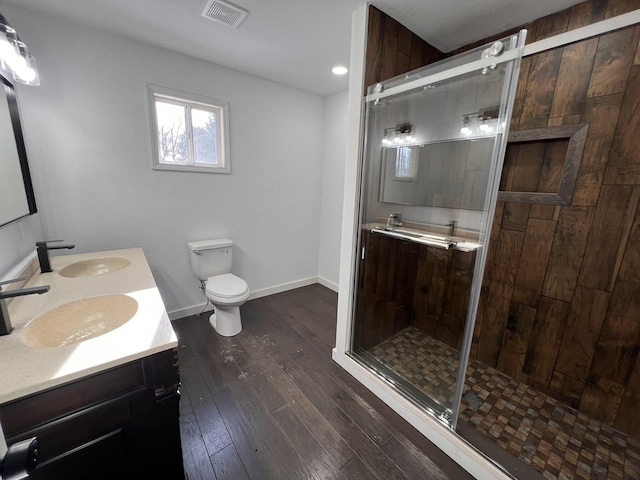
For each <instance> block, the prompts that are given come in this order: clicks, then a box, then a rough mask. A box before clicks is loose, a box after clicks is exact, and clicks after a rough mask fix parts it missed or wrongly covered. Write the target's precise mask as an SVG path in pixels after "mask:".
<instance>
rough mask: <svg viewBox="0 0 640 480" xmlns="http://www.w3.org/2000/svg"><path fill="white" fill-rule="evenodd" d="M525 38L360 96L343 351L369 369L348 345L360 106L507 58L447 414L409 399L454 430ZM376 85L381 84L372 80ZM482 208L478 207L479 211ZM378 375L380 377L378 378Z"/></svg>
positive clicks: (360, 208)
mask: <svg viewBox="0 0 640 480" xmlns="http://www.w3.org/2000/svg"><path fill="white" fill-rule="evenodd" d="M525 39H526V30H521V31H520V32H519V33H518V34H514V35H512V36H510V37H509V44H510V47H511V49H510V50H507V51H506V52H504V53H503V54H502V55H500V56H499V57H489V58H481V59H480V60H475V61H471V62H468V63H465V64H463V65H458V66H455V67H452V68H449V69H447V70H443V71H439V72H436V73H433V74H431V75H427V76H425V77H419V78H417V79H415V80H412V81H408V82H406V83H402V84H400V85H395V86H390V87H389V88H382V87H378V88H377V89H376V91H374V93H371V94H369V95H366V96H365V97H364V98H363V102H362V108H363V111H364V122H363V124H362V125H361V132H362V133H364V135H363V145H362V149H361V158H360V162H359V166H358V178H359V195H358V197H357V198H358V203H357V212H358V216H357V222H356V242H355V253H356V255H355V258H354V260H356V259H357V261H356V262H355V265H354V269H353V277H352V279H351V280H352V284H351V292H352V293H351V308H350V310H351V312H350V318H351V325H350V331H349V337H348V339H347V340H348V345H350V346H351V348H350V349H348V350H347V352H346V353H347V355H348V356H349V357H350V358H352V359H353V360H355V361H356V362H358V363H360V364H361V365H363V366H364V367H365V368H367V369H369V370H372V368H371V367H370V366H368V365H365V364H364V363H362V362H361V361H359V360H358V359H357V358H356V357H354V356H353V354H352V353H353V352H352V347H353V343H352V342H353V337H354V328H355V311H356V308H355V307H356V303H357V301H356V299H355V296H356V294H357V291H358V279H359V274H360V260H361V258H362V256H363V254H364V251H363V248H364V246H363V245H362V229H361V225H362V219H363V217H364V208H365V203H366V202H365V196H366V191H367V188H369V187H370V186H369V185H368V184H367V183H366V182H365V179H364V178H363V177H364V173H365V172H366V171H367V158H368V155H367V154H368V148H369V146H368V131H367V128H366V126H367V125H368V124H369V120H370V118H369V116H370V109H369V108H366V107H367V104H368V103H370V102H374V103H378V102H379V101H380V100H382V99H384V98H388V97H391V96H394V95H398V94H401V93H404V92H407V91H411V90H414V89H416V88H420V87H424V88H428V87H429V86H430V85H432V84H434V83H437V82H442V81H445V80H449V79H452V78H455V77H459V76H461V75H465V74H468V73H472V72H474V71H478V70H480V71H482V70H484V69H493V68H495V66H497V65H498V64H502V63H505V62H511V63H510V64H509V65H507V68H506V78H507V80H505V82H509V84H508V85H503V87H502V98H501V107H500V116H499V118H504V119H505V121H506V125H505V127H504V129H503V132H501V133H498V134H496V136H495V141H494V146H493V152H492V159H496V161H494V162H491V163H490V172H489V179H490V181H489V185H488V188H487V192H486V195H485V200H484V202H485V203H484V205H485V207H486V206H487V205H488V209H487V210H486V211H485V213H484V219H483V222H482V223H483V228H482V229H481V231H480V234H481V237H480V242H479V243H481V245H482V246H481V247H480V249H479V252H478V255H477V256H476V261H475V266H474V273H473V279H472V284H471V293H470V299H469V305H468V307H467V316H466V320H465V328H464V332H463V337H462V344H461V350H460V357H459V367H458V372H457V379H456V383H455V392H454V396H453V401H452V405H451V410H450V413H449V415H450V418H446V417H447V416H448V411H447V410H448V409H445V411H444V412H442V413H440V414H439V415H436V414H435V413H436V412H435V411H434V410H432V409H431V408H428V406H427V405H422V404H418V403H416V401H415V399H414V400H412V401H413V403H414V404H416V405H419V406H420V408H421V409H423V410H425V411H427V412H428V413H429V414H430V415H432V417H433V418H434V419H436V420H438V421H439V422H440V423H441V424H443V425H445V426H446V427H447V428H449V429H451V430H453V431H455V429H456V425H457V420H458V415H459V411H460V402H461V399H462V391H463V387H464V381H465V377H466V370H467V366H468V359H469V354H470V349H471V341H472V337H473V329H474V326H475V316H476V313H477V307H478V302H479V298H480V287H481V285H482V276H483V273H484V266H485V263H486V256H487V242H488V240H489V237H490V234H491V227H492V224H493V216H494V214H495V206H496V201H497V195H498V188H499V184H500V172H501V171H502V164H503V161H504V154H505V151H506V146H507V138H508V130H509V123H510V120H511V114H512V111H513V102H514V98H515V93H516V87H517V80H518V74H519V69H520V60H521V58H522V56H523V53H524V44H525ZM378 85H382V84H378ZM483 210H484V209H483ZM372 371H373V372H374V373H375V374H376V375H378V376H380V373H379V372H377V371H376V370H375V369H373V370H372ZM383 378H384V377H383ZM398 391H399V392H400V393H401V395H403V396H404V397H405V398H410V397H409V396H408V395H406V394H405V393H403V392H401V391H400V390H398Z"/></svg>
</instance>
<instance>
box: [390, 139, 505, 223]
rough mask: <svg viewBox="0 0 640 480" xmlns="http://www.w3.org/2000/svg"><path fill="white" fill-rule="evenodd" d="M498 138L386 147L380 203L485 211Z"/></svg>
mask: <svg viewBox="0 0 640 480" xmlns="http://www.w3.org/2000/svg"><path fill="white" fill-rule="evenodd" d="M494 141H495V137H487V138H473V139H460V140H452V141H445V142H437V143H423V144H419V145H410V146H397V147H383V148H382V162H381V165H382V167H381V168H382V171H381V172H380V195H379V201H380V202H383V203H395V204H401V205H418V206H428V207H444V208H461V209H465V210H482V209H483V204H484V199H485V194H486V191H487V185H488V179H489V163H490V160H491V154H492V150H493V144H494Z"/></svg>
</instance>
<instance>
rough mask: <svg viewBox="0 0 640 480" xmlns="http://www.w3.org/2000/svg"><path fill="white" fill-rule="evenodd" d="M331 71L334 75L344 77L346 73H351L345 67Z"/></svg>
mask: <svg viewBox="0 0 640 480" xmlns="http://www.w3.org/2000/svg"><path fill="white" fill-rule="evenodd" d="M331 71H332V72H333V73H335V74H336V75H344V74H345V73H347V72H348V71H349V69H348V68H347V67H343V66H340V65H338V66H337V67H333V68H332V69H331Z"/></svg>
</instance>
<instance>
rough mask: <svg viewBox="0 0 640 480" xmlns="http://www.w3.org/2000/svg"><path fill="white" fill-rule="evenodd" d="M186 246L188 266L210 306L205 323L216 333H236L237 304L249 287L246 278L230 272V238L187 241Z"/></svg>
mask: <svg viewBox="0 0 640 480" xmlns="http://www.w3.org/2000/svg"><path fill="white" fill-rule="evenodd" d="M187 246H188V247H189V250H190V257H191V268H192V270H193V272H194V273H195V274H196V276H197V277H198V278H199V279H200V281H201V282H202V285H203V287H204V290H205V293H206V295H207V298H208V299H209V301H210V302H211V303H212V304H213V307H214V313H213V314H212V315H211V316H210V317H209V323H211V325H212V326H213V328H214V329H215V330H216V332H218V333H219V334H220V335H223V336H225V337H232V336H234V335H237V334H238V333H240V332H241V331H242V319H241V317H240V306H241V305H242V304H243V303H244V302H246V301H247V299H248V298H249V295H250V294H251V291H250V290H249V285H248V284H247V282H246V281H244V280H243V279H242V278H240V277H237V276H235V275H234V274H232V273H231V266H232V259H233V249H232V247H233V241H231V240H229V239H226V238H221V239H215V240H203V241H198V242H190V243H188V244H187Z"/></svg>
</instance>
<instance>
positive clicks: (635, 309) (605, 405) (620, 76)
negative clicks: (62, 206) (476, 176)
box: [472, 0, 640, 435]
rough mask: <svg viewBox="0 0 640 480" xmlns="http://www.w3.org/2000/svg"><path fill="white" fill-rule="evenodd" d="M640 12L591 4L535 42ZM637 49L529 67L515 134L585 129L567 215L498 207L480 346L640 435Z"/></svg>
mask: <svg viewBox="0 0 640 480" xmlns="http://www.w3.org/2000/svg"><path fill="white" fill-rule="evenodd" d="M637 8H640V1H633V2H625V1H619V0H615V1H614V0H610V1H609V2H607V1H588V2H585V3H582V4H579V5H577V6H576V7H573V8H571V9H569V10H565V11H563V12H560V13H557V14H555V15H552V16H549V17H545V18H543V19H540V20H538V21H536V22H534V23H532V24H531V25H527V27H526V28H527V29H528V32H529V33H528V42H527V43H531V42H534V41H537V40H541V39H543V38H547V37H550V36H553V35H557V34H559V33H562V32H565V31H569V30H573V29H575V28H578V27H581V26H584V25H587V24H590V23H593V22H596V21H600V20H604V19H606V18H610V17H613V16H616V15H619V14H621V13H625V12H627V11H630V10H633V9H637ZM639 40H640V26H634V27H630V28H626V29H623V30H619V31H615V32H612V33H608V34H606V35H602V36H599V37H596V38H592V39H588V40H584V41H581V42H577V43H574V44H571V45H568V46H565V47H564V48H557V49H554V50H550V51H547V52H542V53H539V54H536V55H532V56H530V57H527V58H525V59H523V63H522V69H521V73H520V80H519V84H518V93H517V98H516V104H515V106H514V114H513V118H512V122H511V129H512V131H513V130H526V129H532V128H540V127H551V126H555V125H569V124H579V123H588V124H589V130H588V133H587V137H586V142H585V147H584V152H583V155H582V161H581V164H580V168H579V171H578V177H577V181H576V186H575V189H574V192H573V198H572V200H571V203H570V204H569V205H566V206H554V205H539V204H528V203H503V202H499V203H498V206H497V211H496V216H495V219H494V228H493V231H492V235H491V237H492V239H491V243H490V247H489V258H488V260H487V265H486V270H485V276H484V279H483V290H482V295H481V299H480V307H479V310H478V315H477V317H476V328H475V332H474V340H473V348H472V356H474V357H476V358H477V359H478V360H480V361H482V362H484V363H486V364H488V365H491V366H494V367H497V368H498V369H499V370H501V371H503V372H505V373H507V374H509V375H510V376H512V377H514V378H516V379H517V380H520V381H523V382H525V383H527V384H529V385H532V386H534V387H536V388H538V389H539V390H542V391H544V392H545V393H548V394H550V395H552V396H553V397H555V398H558V399H561V400H564V401H566V402H567V403H569V404H570V405H572V406H573V407H575V408H578V409H579V410H581V411H583V412H585V413H587V414H588V415H590V416H591V417H595V418H598V419H600V420H603V421H606V422H608V423H611V424H613V425H615V426H616V427H617V428H619V429H620V430H623V431H626V432H628V433H632V434H635V435H638V434H640V411H639V410H638V408H637V405H638V403H639V401H640V357H639V355H638V352H639V351H640V273H639V272H640V209H639V208H638V204H639V202H640V153H639V152H640V150H639V148H638V147H640V47H639V43H638V42H639ZM552 161H553V160H552V159H551V158H550V156H543V157H542V158H540V159H539V161H538V164H539V165H540V166H541V167H542V169H544V165H545V162H546V163H549V162H552ZM517 162H518V160H516V163H515V166H513V165H512V168H515V169H516V170H517V169H518V167H519V166H522V169H523V171H526V172H528V175H529V180H532V179H533V181H534V184H535V181H536V180H535V177H534V178H532V177H531V172H532V171H536V168H535V165H534V166H533V168H531V164H530V163H529V164H527V163H526V162H525V161H524V160H523V161H522V165H519V164H518V163H517ZM537 171H538V172H539V171H540V169H538V170H537ZM541 191H542V190H541Z"/></svg>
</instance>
